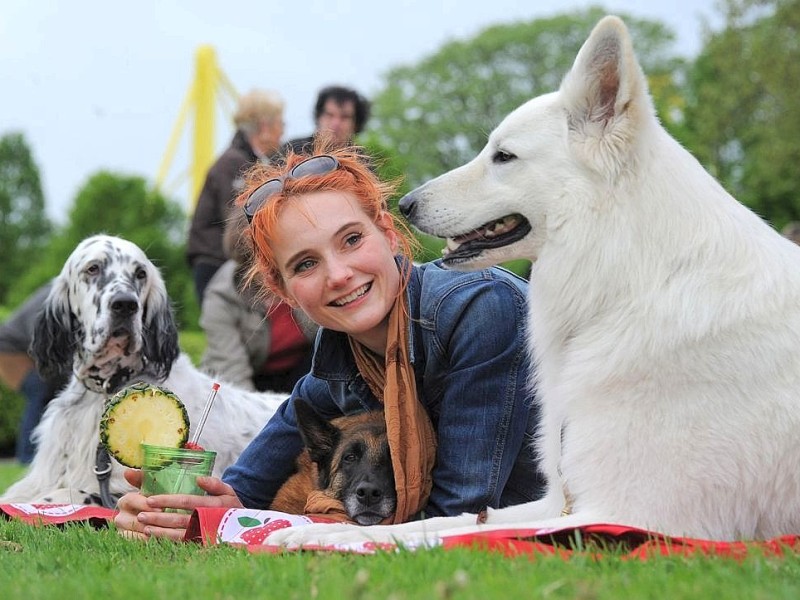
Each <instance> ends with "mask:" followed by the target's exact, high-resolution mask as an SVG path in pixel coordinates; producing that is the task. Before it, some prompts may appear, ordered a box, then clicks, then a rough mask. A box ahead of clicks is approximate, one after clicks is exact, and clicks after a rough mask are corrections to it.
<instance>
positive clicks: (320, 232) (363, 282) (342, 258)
mask: <svg viewBox="0 0 800 600" xmlns="http://www.w3.org/2000/svg"><path fill="white" fill-rule="evenodd" d="M383 218H384V219H386V223H387V224H388V223H389V222H390V219H391V217H390V216H389V215H388V214H385V215H384V217H383ZM275 229H276V235H275V236H274V247H273V251H274V253H275V259H276V261H277V264H278V267H279V269H280V272H281V276H282V277H283V282H284V291H285V293H286V295H287V297H288V299H289V301H290V302H291V303H293V304H295V305H297V306H299V307H300V308H301V309H302V310H303V311H305V313H306V314H307V315H308V316H309V317H310V318H311V319H312V320H313V321H315V322H316V323H318V324H319V325H321V326H323V327H327V328H329V329H333V330H336V331H342V332H344V333H347V334H349V335H351V336H352V337H353V338H355V339H356V340H358V341H360V342H361V343H362V344H364V345H366V346H367V347H368V348H370V349H372V350H373V351H376V352H379V353H380V354H383V353H384V351H385V348H386V335H387V334H386V326H387V321H388V314H389V311H390V310H391V308H392V306H393V305H394V302H395V299H396V298H397V293H398V290H399V287H400V272H399V271H398V269H397V265H396V264H395V261H394V255H395V252H396V250H397V235H396V233H395V232H394V231H391V230H383V229H381V228H380V227H378V225H376V224H375V223H374V222H373V221H372V220H371V219H370V218H369V217H368V216H367V215H366V214H365V213H364V211H363V210H362V208H361V206H360V205H359V203H358V200H357V199H356V198H355V197H354V196H352V195H351V194H348V193H345V192H338V191H321V192H315V193H312V194H306V195H303V196H299V197H297V198H294V199H292V200H291V201H289V202H288V203H287V204H286V205H285V206H284V207H283V208H282V210H281V212H280V215H279V217H278V222H277V227H276V228H275Z"/></svg>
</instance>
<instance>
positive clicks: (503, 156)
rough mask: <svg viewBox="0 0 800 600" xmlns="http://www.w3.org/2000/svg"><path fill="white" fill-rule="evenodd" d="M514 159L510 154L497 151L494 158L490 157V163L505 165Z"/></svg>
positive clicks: (514, 156)
mask: <svg viewBox="0 0 800 600" xmlns="http://www.w3.org/2000/svg"><path fill="white" fill-rule="evenodd" d="M515 158H517V157H516V155H514V154H511V153H510V152H504V151H502V150H498V151H497V152H495V153H494V156H492V162H495V163H507V162H510V161H512V160H514V159H515Z"/></svg>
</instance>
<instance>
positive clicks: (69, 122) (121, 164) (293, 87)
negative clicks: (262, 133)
mask: <svg viewBox="0 0 800 600" xmlns="http://www.w3.org/2000/svg"><path fill="white" fill-rule="evenodd" d="M596 4H598V3H597V2H582V1H568V0H564V1H561V2H557V1H551V0H535V1H534V0H443V1H440V2H437V1H435V0H393V1H391V2H386V1H383V0H327V1H325V0H305V1H304V2H291V1H286V0H280V1H278V0H266V1H264V0H262V1H256V0H251V1H240V0H229V1H227V2H225V1H221V0H213V1H212V0H183V1H178V0H135V1H134V2H125V3H120V2H113V1H111V2H109V1H108V0H103V1H94V0H70V1H64V0H2V2H0V86H2V87H1V88H0V89H2V96H1V97H2V99H0V107H2V110H0V135H2V134H6V133H9V132H12V131H19V132H22V133H23V134H24V135H25V137H26V139H27V141H28V143H29V144H30V146H31V148H32V151H33V155H34V159H35V161H36V163H37V165H38V166H39V169H40V172H41V176H42V181H43V186H44V192H45V199H46V202H47V211H48V214H49V215H50V216H51V217H52V218H54V219H55V220H56V221H58V222H63V220H64V219H65V217H66V211H67V209H68V207H69V205H70V204H71V203H72V201H73V199H74V197H75V194H76V193H77V191H78V190H79V189H80V188H81V187H82V186H83V185H84V184H85V183H86V181H87V179H88V178H89V177H90V176H91V175H92V174H94V173H95V172H97V171H98V170H100V169H109V170H112V171H114V172H119V173H123V174H128V175H139V176H143V177H145V178H147V179H148V180H149V181H151V182H154V181H155V179H156V175H157V173H158V169H159V166H160V165H161V162H162V159H163V158H164V156H165V152H166V148H167V143H168V141H169V137H170V133H171V132H172V130H173V126H174V124H175V122H176V119H177V117H178V114H179V110H180V106H181V104H182V102H183V100H184V98H185V96H186V92H187V89H188V87H189V84H190V82H191V80H192V76H193V70H194V59H195V53H196V51H197V49H198V48H199V47H200V46H201V45H205V44H210V45H211V46H213V48H214V49H215V52H216V58H217V62H218V63H219V65H220V66H221V68H222V70H223V71H224V72H225V73H226V74H227V76H228V78H229V79H230V80H231V81H232V83H233V85H234V86H235V87H236V89H237V90H238V91H239V92H245V91H247V90H249V89H252V88H253V87H261V88H271V89H275V90H277V91H279V92H280V93H281V94H282V95H283V97H284V99H285V100H286V103H287V110H286V137H287V138H289V137H295V136H299V135H306V134H308V133H310V132H311V131H312V129H313V122H312V117H311V107H312V104H313V102H314V100H315V97H316V92H317V90H318V89H319V88H320V87H322V86H323V85H327V84H331V83H342V84H345V85H350V86H353V87H355V88H357V89H358V90H359V91H361V92H362V93H364V94H365V95H367V96H368V97H370V96H371V95H372V94H374V93H376V92H377V91H378V90H380V88H381V87H382V75H383V74H385V73H386V71H388V70H389V69H390V68H392V67H394V66H398V65H407V64H414V63H416V62H418V61H419V60H420V59H422V58H423V57H425V56H427V55H429V54H432V53H434V52H435V51H436V50H437V49H438V48H439V47H440V46H441V45H442V44H443V43H445V42H447V41H450V40H453V39H462V38H467V37H471V36H473V35H475V34H476V33H478V32H479V31H481V30H482V29H483V28H485V27H487V26H489V25H493V24H500V23H508V22H514V21H520V20H529V19H535V18H541V17H550V16H553V15H556V14H559V13H564V12H568V11H571V10H575V9H578V8H585V7H588V6H590V5H596ZM601 5H602V6H604V7H605V8H606V10H607V12H609V13H614V12H625V13H628V14H631V15H634V16H637V17H642V18H652V19H657V20H660V21H662V22H663V23H665V24H666V25H668V26H669V27H671V28H672V29H673V30H674V31H675V33H676V35H677V37H678V42H677V46H676V52H678V53H679V54H682V55H684V56H693V55H694V54H695V53H696V52H697V51H698V50H699V48H700V45H701V40H702V38H701V34H702V31H703V24H704V23H705V22H706V21H709V20H710V22H711V23H714V20H715V15H716V14H717V12H716V11H715V8H714V7H715V4H714V0H649V1H647V2H642V1H641V0H631V1H623V0H616V1H609V2H605V3H601ZM224 119H225V116H224V114H221V115H220V118H219V119H218V125H217V133H216V140H217V142H216V145H217V147H218V151H221V150H222V149H223V148H224V147H225V146H226V145H227V143H228V141H229V139H230V136H231V133H232V129H231V126H230V124H229V122H227V120H224ZM189 141H190V135H189V133H188V132H186V133H185V134H184V135H183V137H182V138H181V142H180V146H179V152H178V154H177V155H176V158H175V161H174V163H173V164H172V166H171V168H170V172H169V173H170V176H169V179H168V181H169V182H171V187H170V189H169V190H168V191H169V192H170V194H171V195H172V196H173V197H175V198H176V199H177V200H179V201H180V202H181V203H182V204H183V205H184V206H185V207H187V208H188V207H189V206H190V204H191V201H190V199H189V198H188V195H189V193H188V185H185V184H184V185H179V182H180V181H182V179H181V175H182V174H185V173H186V172H187V169H188V158H187V156H188V155H187V152H188V147H189Z"/></svg>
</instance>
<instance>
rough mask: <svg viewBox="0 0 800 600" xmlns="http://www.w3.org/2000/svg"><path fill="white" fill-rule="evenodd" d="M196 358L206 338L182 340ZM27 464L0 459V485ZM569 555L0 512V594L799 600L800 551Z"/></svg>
mask: <svg viewBox="0 0 800 600" xmlns="http://www.w3.org/2000/svg"><path fill="white" fill-rule="evenodd" d="M181 345H182V346H183V347H184V349H185V350H187V351H188V352H189V353H190V354H191V355H193V357H195V356H199V354H200V353H202V348H203V345H204V339H203V338H202V335H197V334H192V333H189V334H184V333H182V335H181ZM23 472H24V468H23V467H21V466H19V465H17V464H15V463H13V462H4V463H0V490H4V489H5V488H6V487H8V485H10V484H11V483H12V482H14V481H15V480H16V479H18V478H19V477H20V476H21V475H22V473H23ZM599 554H600V556H601V558H599V559H595V558H592V557H591V556H590V555H589V554H588V553H583V554H576V555H573V556H572V557H571V558H569V559H566V560H565V559H562V558H558V557H552V556H551V557H536V558H535V559H531V558H529V557H525V556H519V557H516V558H507V557H504V556H501V555H499V554H496V553H489V552H484V551H480V550H469V549H455V550H447V551H445V550H442V549H435V550H427V551H417V552H409V551H402V552H399V553H392V554H389V553H381V554H376V555H374V556H358V555H351V554H333V553H330V554H328V553H285V554H280V555H267V554H251V553H248V552H247V551H245V550H242V549H239V548H233V547H230V546H217V547H213V548H204V547H201V546H199V545H195V544H174V543H168V542H160V541H157V540H153V541H151V542H148V543H138V542H131V541H128V540H125V539H123V538H121V537H120V536H118V535H117V533H116V531H114V529H113V525H112V526H111V527H110V528H108V529H100V530H95V529H92V528H91V527H89V526H85V525H69V526H67V527H65V528H63V529H60V528H56V527H33V526H30V525H26V524H23V523H21V522H17V521H7V520H4V519H2V518H0V590H1V591H0V597H2V598H3V599H4V600H12V599H16V598H20V599H24V600H34V599H40V598H42V599H44V598H54V599H55V598H58V599H60V598H71V599H74V600H81V599H83V598H92V599H95V598H104V599H106V598H108V599H109V600H111V599H117V598H119V599H121V600H122V599H125V600H127V599H129V598H148V599H162V598H163V599H165V600H175V598H178V597H180V596H181V595H186V596H188V597H191V598H198V599H204V598H236V599H237V600H238V599H240V598H281V599H284V598H285V599H294V598H297V599H305V598H313V599H319V600H326V599H332V600H333V599H346V600H360V599H372V598H376V599H381V600H382V599H393V600H410V599H417V598H419V599H426V600H427V599H443V600H444V599H459V600H460V599H478V600H495V599H497V600H508V599H509V598H526V599H527V598H548V599H550V598H552V599H575V598H578V599H585V600H602V599H606V598H608V599H611V598H615V599H616V598H636V599H640V598H643V599H646V598H653V599H662V598H669V599H671V600H672V599H676V600H680V599H696V598H720V599H725V600H727V599H736V598H748V599H751V598H755V599H762V598H763V599H764V600H767V599H769V600H772V599H781V598H786V599H787V600H788V599H792V600H794V599H796V598H800V554H790V555H788V556H785V557H783V558H775V557H768V556H763V555H761V554H759V553H758V552H753V553H751V555H750V556H748V557H747V558H746V559H745V560H743V561H737V560H733V559H725V558H718V557H694V558H682V557H668V558H657V559H651V560H648V561H639V560H628V559H626V558H624V556H623V555H622V553H621V552H620V551H616V552H615V551H614V550H604V551H602V552H600V553H599Z"/></svg>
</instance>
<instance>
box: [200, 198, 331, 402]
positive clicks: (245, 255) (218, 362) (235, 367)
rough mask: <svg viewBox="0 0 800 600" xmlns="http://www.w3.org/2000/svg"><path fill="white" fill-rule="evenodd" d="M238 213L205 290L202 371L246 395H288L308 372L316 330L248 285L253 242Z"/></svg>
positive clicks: (228, 226) (299, 313)
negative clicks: (223, 257)
mask: <svg viewBox="0 0 800 600" xmlns="http://www.w3.org/2000/svg"><path fill="white" fill-rule="evenodd" d="M246 228H247V218H246V217H245V215H244V213H243V212H242V211H241V210H237V211H236V212H235V214H234V216H232V217H231V219H230V220H229V221H228V222H227V224H226V226H225V236H224V238H223V247H224V250H225V253H226V255H227V256H229V257H230V259H229V260H227V261H226V262H225V263H224V264H223V265H222V266H221V267H220V268H219V270H218V271H217V272H216V273H215V274H214V277H212V278H211V281H210V282H209V284H208V287H206V291H205V298H204V300H203V308H202V310H201V313H200V326H201V327H202V328H203V331H204V332H205V334H206V349H205V353H204V354H203V359H202V362H201V364H200V367H201V368H202V369H203V370H204V371H205V372H207V373H208V374H210V375H212V376H215V377H218V378H219V379H221V380H223V381H225V382H227V383H231V384H234V385H237V386H239V387H243V388H245V389H248V390H258V391H265V390H271V391H276V392H287V393H288V392H291V391H292V388H293V387H294V384H295V383H297V380H298V379H300V377H302V376H303V375H305V374H306V373H308V371H309V370H310V369H311V356H312V350H313V342H314V337H315V336H316V333H317V329H318V326H317V325H316V324H315V323H314V322H312V321H311V320H310V319H309V318H308V317H307V316H306V315H305V313H303V311H302V310H300V309H294V310H293V309H292V308H291V307H290V306H289V305H288V304H286V303H285V302H283V301H281V299H280V298H278V297H277V296H275V295H273V294H260V293H259V289H258V286H256V285H254V284H250V285H246V283H245V279H246V275H247V271H248V269H249V268H250V257H251V247H252V241H251V239H250V236H249V234H247V235H244V236H243V235H242V232H244V231H246Z"/></svg>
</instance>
